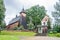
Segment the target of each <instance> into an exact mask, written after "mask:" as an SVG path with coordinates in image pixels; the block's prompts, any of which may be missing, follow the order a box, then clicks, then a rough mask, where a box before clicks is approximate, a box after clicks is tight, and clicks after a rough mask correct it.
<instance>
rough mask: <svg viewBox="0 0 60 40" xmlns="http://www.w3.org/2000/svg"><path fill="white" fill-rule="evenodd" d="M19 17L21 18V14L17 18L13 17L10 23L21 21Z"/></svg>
mask: <svg viewBox="0 0 60 40" xmlns="http://www.w3.org/2000/svg"><path fill="white" fill-rule="evenodd" d="M19 19H20V16H17V17H16V18H13V19H12V20H11V21H10V22H9V24H12V23H15V22H17V21H19Z"/></svg>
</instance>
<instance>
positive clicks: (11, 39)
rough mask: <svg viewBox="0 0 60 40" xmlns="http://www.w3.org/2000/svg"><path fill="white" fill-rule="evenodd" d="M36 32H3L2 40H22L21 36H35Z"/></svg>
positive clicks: (0, 38)
mask: <svg viewBox="0 0 60 40" xmlns="http://www.w3.org/2000/svg"><path fill="white" fill-rule="evenodd" d="M35 34H36V33H34V32H20V31H1V33H0V40H20V38H19V37H21V36H34V35H35Z"/></svg>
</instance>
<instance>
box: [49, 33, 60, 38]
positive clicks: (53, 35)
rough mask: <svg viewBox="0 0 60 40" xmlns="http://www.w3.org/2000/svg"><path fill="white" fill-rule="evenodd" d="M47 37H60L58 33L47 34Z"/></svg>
mask: <svg viewBox="0 0 60 40" xmlns="http://www.w3.org/2000/svg"><path fill="white" fill-rule="evenodd" d="M48 36H51V37H60V33H51V34H50V33H49V34H48Z"/></svg>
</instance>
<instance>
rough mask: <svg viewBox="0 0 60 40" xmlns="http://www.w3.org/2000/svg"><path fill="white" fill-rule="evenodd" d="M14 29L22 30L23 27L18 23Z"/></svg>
mask: <svg viewBox="0 0 60 40" xmlns="http://www.w3.org/2000/svg"><path fill="white" fill-rule="evenodd" d="M14 30H24V27H23V26H22V25H20V27H15V28H14Z"/></svg>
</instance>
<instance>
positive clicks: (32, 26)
mask: <svg viewBox="0 0 60 40" xmlns="http://www.w3.org/2000/svg"><path fill="white" fill-rule="evenodd" d="M27 26H28V29H29V30H33V29H34V28H35V26H34V24H33V23H32V22H31V23H29V24H28V25H27Z"/></svg>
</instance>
